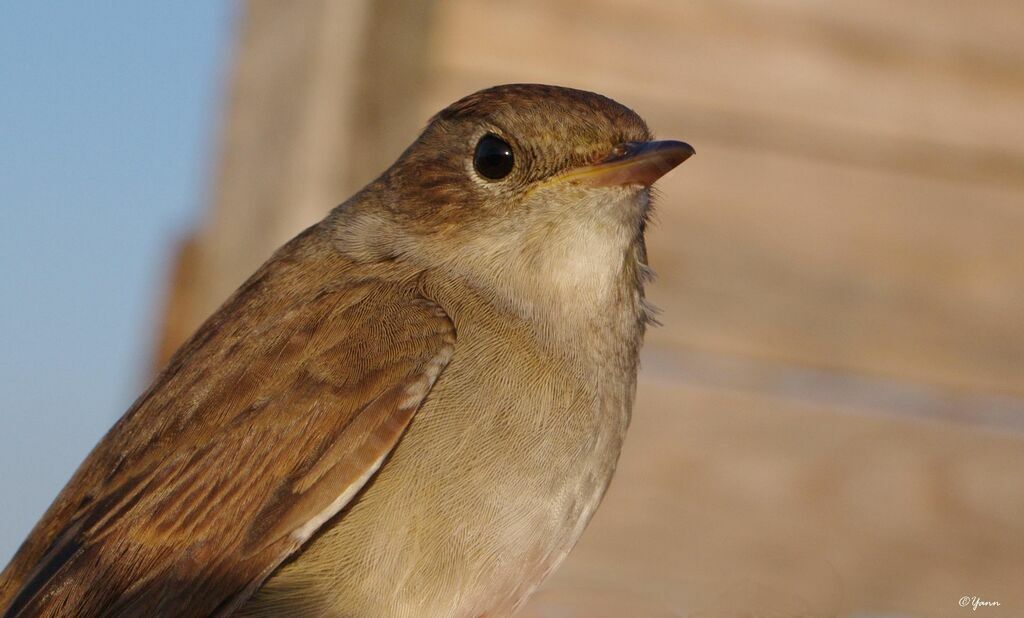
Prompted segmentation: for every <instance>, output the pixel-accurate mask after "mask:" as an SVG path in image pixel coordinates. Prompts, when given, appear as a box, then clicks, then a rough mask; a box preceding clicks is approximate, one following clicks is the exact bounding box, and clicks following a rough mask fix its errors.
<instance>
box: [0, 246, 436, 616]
mask: <svg viewBox="0 0 1024 618" xmlns="http://www.w3.org/2000/svg"><path fill="white" fill-rule="evenodd" d="M307 236H308V234H307ZM300 239H302V237H300ZM312 244H315V243H312ZM310 245H311V242H310V241H309V239H308V238H307V239H306V242H305V244H303V243H297V244H296V246H295V247H286V249H285V250H282V252H281V253H279V255H278V257H277V258H275V259H274V260H272V261H271V262H269V263H268V265H266V266H264V268H263V269H262V270H261V271H260V272H258V273H257V274H256V275H254V277H253V278H252V279H250V281H249V282H248V283H247V284H246V285H245V286H243V288H242V289H241V290H239V292H238V293H236V295H235V296H234V297H233V298H232V299H231V300H229V301H228V303H227V304H226V305H225V306H224V307H223V308H222V309H221V310H220V311H219V312H218V313H217V314H215V315H214V317H213V318H211V319H210V320H209V321H208V322H207V323H206V324H205V325H204V326H203V327H202V328H201V329H200V331H199V332H198V333H197V334H196V335H195V336H194V337H193V339H192V340H191V341H190V342H189V343H188V344H186V346H185V347H184V348H183V350H182V351H180V352H179V353H178V354H177V355H176V357H175V358H174V359H172V361H171V364H170V366H169V367H168V369H167V370H165V372H164V373H163V374H162V375H161V376H160V377H159V378H158V379H157V381H156V382H155V384H154V385H153V386H152V387H151V388H150V390H149V391H148V392H147V393H145V394H144V395H143V396H142V397H141V398H140V399H139V401H138V402H136V404H135V405H134V406H133V407H132V409H130V410H129V411H128V413H127V414H126V415H125V416H124V417H123V418H122V419H121V420H120V421H119V422H118V423H117V425H115V426H114V428H113V429H111V431H110V433H109V434H108V435H107V436H106V437H105V438H104V439H103V441H102V442H101V443H100V444H99V446H97V447H96V450H95V451H94V452H93V453H92V454H91V455H90V456H89V458H88V459H87V460H86V462H85V463H84V464H83V465H82V467H81V468H80V469H79V471H78V472H77V473H76V475H75V477H74V478H73V479H72V480H71V482H70V483H69V484H68V487H67V488H65V490H64V492H62V494H61V496H59V497H58V500H57V502H55V504H54V505H53V506H52V507H51V509H50V511H49V512H48V513H47V515H46V516H44V519H43V520H42V521H41V522H40V524H39V525H38V526H37V527H36V530H34V531H33V534H32V536H31V537H30V538H29V540H28V541H26V543H25V545H23V547H22V549H21V550H20V552H19V556H18V557H16V558H15V561H14V562H12V565H11V566H10V567H8V570H10V571H12V572H13V573H14V574H15V575H17V571H19V570H20V571H21V573H22V577H21V578H20V583H21V585H20V591H19V592H18V593H17V595H13V596H14V599H13V603H12V604H11V605H9V606H8V608H7V611H6V613H5V614H4V615H5V616H38V615H46V616H51V615H60V616H65V615H67V616H71V615H74V616H82V615H104V616H158V615H159V616H164V615H174V616H185V615H189V616H191V615H204V616H205V615H210V614H225V615H226V614H228V613H230V612H231V611H232V610H233V609H234V608H235V607H237V606H238V605H239V604H240V603H242V602H243V601H244V600H245V599H246V598H247V597H248V596H249V595H251V594H252V593H253V592H254V591H255V589H256V588H258V586H259V585H260V584H261V583H262V581H263V580H264V579H265V578H266V577H267V576H268V575H269V574H270V573H271V572H272V571H273V570H274V569H275V568H276V567H277V566H278V565H279V564H280V563H281V562H282V561H283V560H284V559H286V558H287V557H288V556H289V555H291V554H292V553H293V552H295V551H296V550H297V549H298V548H299V547H300V546H301V545H302V544H303V542H305V541H306V540H307V539H308V538H309V537H310V535H312V534H313V533H314V532H315V531H316V530H317V529H318V528H319V527H320V526H321V525H322V524H323V523H324V522H325V521H327V520H328V519H330V518H331V517H332V516H334V515H336V514H337V513H338V512H339V511H340V510H341V509H342V508H343V507H344V506H345V505H346V504H347V503H348V502H349V501H350V500H351V499H352V497H353V496H354V495H355V494H356V492H358V491H359V489H360V488H361V487H362V486H363V485H364V484H365V483H366V482H367V480H368V479H369V478H370V477H371V476H372V475H373V473H374V472H375V471H376V470H377V468H378V467H379V466H380V465H381V463H382V462H383V460H384V459H385V458H386V457H387V455H388V453H389V452H390V451H391V449H392V448H393V447H394V445H395V444H396V442H397V441H398V439H399V438H400V436H401V435H402V433H403V431H404V430H405V428H406V426H407V425H408V423H409V421H410V419H411V418H412V416H413V414H414V413H415V411H416V410H417V409H418V408H419V406H420V404H421V403H422V401H423V400H424V398H425V397H426V395H427V393H428V392H429V391H430V389H431V387H432V385H433V383H434V381H435V379H436V378H437V377H438V375H439V374H440V372H441V371H442V370H443V368H444V367H445V365H446V364H447V363H448V359H449V358H450V357H451V355H452V352H453V349H454V341H455V332H454V327H453V325H452V323H451V321H450V320H449V319H448V317H447V315H445V313H444V312H443V310H441V309H440V308H439V307H438V306H437V305H436V304H434V303H433V302H431V301H429V300H427V299H425V298H423V297H422V296H420V295H419V294H418V293H417V285H416V280H415V277H413V278H411V279H408V280H405V281H397V282H396V281H395V280H394V278H393V277H389V278H385V277H384V276H383V274H381V275H380V276H375V275H374V273H373V272H372V268H371V267H360V268H358V269H357V268H356V267H355V266H353V265H352V264H351V263H348V262H346V261H344V260H342V259H341V258H339V257H337V256H328V257H323V256H320V255H319V254H322V253H324V251H322V250H321V251H316V250H312V249H310ZM381 272H382V273H383V272H384V271H381ZM33 552H34V554H35V555H34V556H33V555H32V554H33ZM22 554H27V556H26V555H22ZM26 558H27V559H26ZM8 576H9V577H12V576H11V574H8ZM2 579H3V578H0V580H2ZM2 605H3V598H2V597H0V606H2Z"/></svg>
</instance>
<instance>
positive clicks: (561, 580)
mask: <svg viewBox="0 0 1024 618" xmlns="http://www.w3.org/2000/svg"><path fill="white" fill-rule="evenodd" d="M1022 466H1024V437H1021V436H1020V435H1019V434H1018V435H998V434H995V433H991V432H986V431H979V430H972V429H965V428H963V427H957V426H950V425H945V424H940V423H920V422H903V421H895V420H891V419H884V418H878V417H876V415H874V414H873V413H872V412H871V411H870V410H856V409H854V410H843V409H840V408H835V407H827V406H822V405H821V404H802V403H798V402H793V401H787V400H781V399H775V398H772V397H770V396H765V395H763V394H756V393H742V394H740V393H732V392H728V391H723V390H718V389H705V388H700V387H692V386H679V385H677V384H673V383H669V382H664V381H661V380H659V379H651V378H650V375H649V374H648V375H647V377H645V378H643V379H642V380H641V386H640V392H639V396H638V401H637V408H636V412H635V415H634V421H633V426H632V428H631V430H630V435H629V437H628V439H627V443H626V447H625V450H624V452H623V456H622V460H621V464H620V467H619V471H618V472H617V476H616V478H615V480H614V482H613V483H612V486H611V489H610V491H609V493H608V496H607V498H606V500H605V503H604V504H603V505H602V507H601V509H599V510H598V513H597V515H596V516H595V518H594V521H593V523H592V524H591V526H590V527H589V528H588V529H587V532H586V533H585V534H584V537H583V539H582V541H581V542H580V544H579V546H578V547H577V548H576V549H575V550H574V552H573V553H572V555H571V556H570V557H569V559H568V560H567V561H566V563H565V565H564V566H563V567H562V568H561V569H560V570H559V571H558V572H557V573H556V574H555V575H554V576H553V577H552V579H551V580H550V582H549V583H548V584H547V585H545V586H544V588H543V590H542V591H541V592H540V593H539V594H538V596H537V597H536V599H535V600H534V601H533V602H532V603H531V604H530V606H529V608H528V611H527V612H526V613H525V614H524V615H525V616H538V617H540V616H556V615H557V616H564V617H566V618H570V617H576V616H579V617H582V616H587V617H590V618H603V617H606V616H608V617H610V616H625V615H643V616H682V615H686V616H705V617H709V616H738V615H756V616H826V615H847V614H851V613H856V612H862V613H864V614H869V613H878V614H880V615H891V614H898V615H905V616H955V615H962V612H963V611H964V610H963V609H962V608H960V607H959V606H958V605H957V603H958V600H959V598H960V597H961V596H963V595H971V594H976V595H979V596H981V597H983V598H985V599H989V600H997V601H1000V602H1001V603H1002V604H1003V605H1002V606H1001V607H1000V608H988V609H991V610H992V611H991V612H990V613H989V614H988V615H992V616H1016V615H1019V613H1020V608H1021V607H1024V589H1022V588H1021V587H1020V582H1021V581H1024V558H1022V557H1021V556H1024V519H1022V518H1021V517H1020V516H1019V515H1020V514H1021V513H1024V486H1022V485H1021V484H1020V482H1019V478H1018V476H1019V474H1018V473H1017V471H1019V470H1020V469H1021V468H1022ZM967 611H970V610H967ZM979 611H981V610H979ZM872 615H873V614H872Z"/></svg>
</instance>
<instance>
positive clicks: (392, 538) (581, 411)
mask: <svg viewBox="0 0 1024 618" xmlns="http://www.w3.org/2000/svg"><path fill="white" fill-rule="evenodd" d="M500 360H501V359H495V364H494V365H493V367H495V368H498V367H500V368H501V370H500V371H494V372H488V373H486V374H484V375H480V374H479V372H472V371H467V370H463V368H462V367H461V366H460V364H459V359H458V356H456V359H455V360H453V362H452V364H451V365H450V366H449V367H448V369H447V370H446V371H445V374H443V376H442V379H441V380H440V381H439V382H438V385H437V386H435V390H434V391H432V393H431V396H430V398H428V401H427V403H426V404H425V405H424V407H423V408H422V409H421V410H420V412H418V413H417V415H416V417H415V419H414V420H413V423H412V426H411V427H410V429H409V431H408V432H407V434H406V435H405V436H404V437H403V439H402V441H401V442H400V444H399V446H398V447H397V448H396V449H395V451H394V453H393V455H392V457H391V458H390V459H389V460H388V461H387V462H386V463H385V465H384V466H383V467H382V468H381V471H380V472H379V473H378V475H377V477H376V478H375V479H374V480H373V481H372V482H371V484H370V485H369V486H368V487H367V488H366V490H365V491H364V492H363V494H362V495H361V496H359V498H358V499H357V501H356V502H355V503H354V504H353V505H352V506H351V507H350V508H349V509H348V510H346V511H344V512H343V513H342V514H341V516H340V517H339V518H337V519H336V520H335V521H334V522H331V524H329V526H328V527H327V529H326V530H324V531H323V532H322V533H321V534H320V535H318V536H316V537H314V538H313V539H312V540H311V541H310V543H309V544H308V545H307V546H306V547H305V548H304V549H303V550H302V552H301V553H300V554H299V555H298V557H297V558H296V559H295V560H294V561H292V562H290V563H288V564H286V565H285V566H283V567H282V568H281V569H280V570H279V571H278V572H277V573H275V574H274V576H272V577H271V578H270V579H269V580H268V581H267V583H266V584H265V585H264V587H263V588H262V589H261V590H260V591H259V592H258V593H257V594H256V596H254V597H253V599H252V600H251V601H250V602H249V604H248V605H247V606H246V607H245V608H244V611H243V614H242V615H251V616H257V615H259V616H270V615H303V616H306V615H312V616H360V617H362V616H367V617H369V616H389V617H399V616H410V617H413V616H414V617H418V618H422V617H429V616H459V617H461V616H467V617H470V618H472V617H475V616H480V615H487V616H504V615H508V614H510V613H511V612H512V611H513V610H514V608H515V607H516V606H517V605H518V604H519V603H520V602H521V601H523V600H525V598H526V597H527V596H528V595H529V594H530V593H531V592H532V591H533V590H534V589H535V588H536V586H537V585H539V583H540V581H541V580H542V579H543V578H544V577H545V576H546V575H547V574H548V573H549V572H550V571H551V570H552V569H553V568H554V567H555V566H557V564H558V563H559V562H560V561H561V560H562V559H563V558H564V557H565V555H566V554H567V553H568V551H569V549H571V547H572V545H573V544H574V543H575V542H576V540H577V539H578V537H579V535H580V534H581V533H582V531H583V528H584V526H585V525H586V522H587V521H588V520H589V519H590V516H591V515H592V514H593V512H594V510H595V509H596V507H597V504H598V503H599V501H600V498H601V496H602V495H603V493H604V490H605V488H606V487H607V484H608V482H609V480H610V478H611V475H612V472H613V470H614V467H615V462H616V461H617V459H618V454H619V450H620V447H621V439H622V435H623V430H624V425H623V423H624V421H621V422H620V421H619V420H614V421H612V420H610V419H609V416H611V417H624V415H626V414H628V411H624V410H610V409H606V408H607V407H608V406H609V405H611V406H613V407H615V406H617V407H622V406H623V405H627V404H626V403H624V402H622V401H621V400H620V398H618V397H601V396H600V394H587V392H586V389H585V388H582V387H581V385H580V384H578V383H576V382H575V381H574V380H573V379H571V378H570V377H569V376H568V375H558V372H557V371H550V372H547V373H546V374H545V375H547V376H548V377H549V378H551V379H546V380H541V381H538V382H535V383H532V384H528V385H527V384H520V383H518V381H517V380H515V379H510V378H509V375H510V374H511V375H517V373H516V371H515V370H514V368H512V369H511V370H510V369H509V361H510V360H511V361H515V360H519V359H504V361H505V362H504V363H501V362H499V361H500ZM529 360H530V361H531V362H536V361H537V359H536V358H531V359H529ZM446 378H447V379H446Z"/></svg>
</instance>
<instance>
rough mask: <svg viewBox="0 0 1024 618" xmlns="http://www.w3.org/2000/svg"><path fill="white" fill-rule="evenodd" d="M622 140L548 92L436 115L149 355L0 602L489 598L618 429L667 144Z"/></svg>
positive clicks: (319, 612)
mask: <svg viewBox="0 0 1024 618" xmlns="http://www.w3.org/2000/svg"><path fill="white" fill-rule="evenodd" d="M487 135H491V136H495V137H496V138H498V139H499V140H500V144H504V145H505V146H507V147H508V149H509V152H511V155H507V156H506V155H505V154H502V156H506V159H500V158H499V159H491V160H490V161H491V163H494V162H495V161H497V167H495V168H494V169H496V170H498V171H497V172H493V171H489V170H488V169H487V168H486V167H484V166H485V165H487V164H488V163H487V161H482V159H481V158H480V157H481V154H480V146H479V144H480V143H481V140H482V138H483V137H484V136H487ZM649 140H650V135H649V132H648V130H647V128H646V126H645V125H644V123H643V122H642V121H641V120H640V119H639V118H638V117H637V116H636V115H635V114H634V113H633V112H631V111H630V110H628V109H627V108H625V107H622V106H621V105H619V104H617V103H614V102H613V101H610V100H609V99H606V98H604V97H600V96H598V95H594V94H591V93H586V92H581V91H576V90H569V89H563V88H556V87H551V86H535V85H518V86H503V87H497V88H492V89H489V90H485V91H482V92H480V93H477V94H475V95H471V96H469V97H467V98H465V99H463V100H462V101H459V102H457V103H455V104H454V105H452V106H451V107H449V108H448V109H446V110H445V111H443V112H441V113H440V114H438V115H437V116H436V117H435V118H434V119H433V120H432V121H431V123H430V124H429V126H428V127H427V129H426V130H425V131H424V133H423V135H421V136H420V138H419V139H418V140H417V141H416V143H414V144H413V145H412V146H411V147H410V148H409V150H407V151H406V152H405V153H404V154H403V155H402V157H401V158H400V159H399V161H398V162H396V163H395V165H394V166H392V167H391V168H390V169H389V170H388V171H386V172H385V173H384V174H383V175H382V176H381V177H380V178H379V179H377V180H376V181H374V182H373V183H371V184H370V185H369V186H367V187H366V188H365V189H363V190H362V191H361V192H360V193H358V194H357V195H356V196H354V197H353V198H351V199H350V200H348V201H347V202H345V203H344V204H342V205H341V206H339V207H338V208H337V209H335V210H334V211H333V212H332V213H331V214H330V215H329V216H328V217H327V218H326V219H324V221H322V222H320V223H319V224H317V225H315V226H313V227H311V228H310V229H308V230H307V231H306V232H304V233H303V234H301V235H299V236H298V237H297V238H295V239H294V240H292V241H291V242H290V243H288V244H287V245H285V246H284V247H283V248H282V249H281V250H279V251H278V252H277V253H276V254H275V255H274V256H273V257H272V258H271V259H270V260H269V261H268V262H267V263H266V264H265V265H264V266H263V267H262V268H261V269H260V270H259V271H257V272H256V273H255V274H254V275H253V276H252V277H251V278H250V279H249V281H248V282H246V283H245V284H244V285H243V286H242V288H241V289H239V290H238V291H237V292H236V293H235V294H234V295H233V296H232V297H231V298H230V299H229V300H228V301H227V302H226V303H225V304H224V306H223V307H221V308H220V309H219V310H218V311H217V312H216V313H215V314H214V315H213V316H212V317H211V318H210V319H209V320H208V321H207V322H206V323H205V324H204V325H203V326H202V327H201V328H200V329H199V331H198V332H197V333H196V334H195V335H194V336H193V337H192V339H191V340H190V341H189V342H188V343H186V344H185V345H184V346H183V347H182V348H181V350H179V351H178V353H177V354H175V356H174V357H173V358H172V360H171V362H170V364H169V365H168V367H167V368H166V369H165V370H164V371H163V372H162V373H161V374H160V375H159V376H158V377H157V379H156V380H155V381H154V383H153V384H152V386H150V388H149V389H148V390H147V391H146V392H145V393H144V394H143V395H142V396H141V397H140V398H139V400H138V401H137V402H136V403H135V404H134V405H133V406H132V408H131V409H130V410H129V411H128V412H127V413H126V414H125V415H124V417H122V419H121V420H120V421H118V423H117V424H116V425H115V426H114V427H113V428H112V429H111V430H110V432H109V433H108V434H107V435H106V436H105V437H104V438H103V440H102V441H101V442H100V444H99V445H98V446H97V447H96V448H95V450H94V451H93V452H92V453H91V454H90V455H89V457H88V458H87V459H86V460H85V462H84V463H83V464H82V466H81V467H80V468H79V470H78V471H77V472H76V473H75V475H74V477H73V478H72V479H71V481H70V482H69V483H68V485H67V486H66V487H65V488H64V490H63V491H62V492H61V494H60V495H59V496H58V497H57V500H56V501H55V502H54V504H53V505H52V506H51V507H50V509H49V510H48V511H47V513H46V514H45V515H44V517H43V518H42V520H41V521H40V522H39V524H37V526H36V528H35V529H34V530H33V532H32V533H31V535H30V536H29V538H28V539H27V540H26V541H25V543H24V544H23V545H22V547H21V548H20V550H19V551H18V553H17V555H16V556H15V558H14V559H13V560H12V562H11V563H10V564H9V565H8V566H7V568H6V569H5V570H4V572H3V574H2V575H0V608H3V609H4V612H5V613H4V615H5V616H12V617H13V616H94V615H95V616H99V615H103V616H158V615H167V616H172V615H173V616H207V615H244V616H282V615H293V616H294V615H301V616H306V615H308V616H469V617H475V616H479V615H489V616H500V615H507V614H509V613H511V612H512V611H514V609H515V608H516V607H518V606H519V605H520V604H521V603H522V602H523V601H524V600H525V598H526V597H527V596H528V595H529V593H530V592H532V590H533V589H534V588H535V587H536V586H537V585H538V584H539V583H540V581H541V580H542V579H543V577H544V576H545V575H546V574H547V573H549V572H550V571H551V570H552V569H553V568H554V567H555V566H557V564H558V562H560V560H561V559H562V558H563V557H564V556H565V555H566V553H567V552H568V551H569V549H570V548H571V546H572V544H573V543H574V542H575V540H576V539H577V538H578V536H579V534H580V533H581V532H582V529H583V527H584V526H585V524H586V522H587V521H588V520H589V518H590V516H591V515H592V513H593V510H594V509H595V508H596V506H597V503H598V502H599V500H600V498H601V496H602V495H603V493H604V490H605V488H606V487H607V483H608V482H609V480H610V478H611V474H612V471H613V470H614V466H615V462H616V460H617V458H618V453H619V449H620V446H621V442H622V439H623V436H624V433H625V429H626V426H627V424H628V420H629V411H630V407H631V405H632V398H633V392H634V389H635V378H636V362H637V353H638V350H639V346H640V342H641V337H642V333H643V328H644V323H645V320H646V309H645V305H644V302H643V280H644V276H645V272H646V265H645V254H644V248H643V232H644V221H645V218H646V215H647V210H648V186H649V184H650V182H653V180H654V178H656V177H657V176H660V175H661V174H662V173H664V172H665V171H667V170H668V169H671V167H674V166H675V165H676V164H678V163H679V162H680V161H682V160H683V159H685V158H686V157H687V156H689V154H691V153H692V150H690V149H689V147H688V146H685V145H684V144H681V143H678V142H655V143H651V142H649ZM474 149H476V150H474ZM513 157H514V164H513V165H511V168H510V169H511V171H508V172H505V170H504V168H502V167H501V165H502V163H503V162H505V163H508V162H511V161H512V159H513ZM502 172H505V175H503V176H501V177H500V178H493V177H488V174H491V175H493V174H496V173H502Z"/></svg>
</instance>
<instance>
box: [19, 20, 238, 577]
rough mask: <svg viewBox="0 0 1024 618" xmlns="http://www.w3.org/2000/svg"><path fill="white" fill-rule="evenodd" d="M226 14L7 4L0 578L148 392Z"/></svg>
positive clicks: (206, 140)
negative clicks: (95, 449) (90, 456)
mask: <svg viewBox="0 0 1024 618" xmlns="http://www.w3.org/2000/svg"><path fill="white" fill-rule="evenodd" d="M233 13H234V11H233V5H232V4H231V3H229V2H226V1H200V0H193V1H188V2H174V3H158V2H141V3H138V2H128V1H121V2H18V3H10V4H7V5H6V6H5V8H4V9H3V18H2V19H0V119H2V121H0V230H2V234H3V239H2V240H0V400H2V402H3V403H2V406H3V407H2V413H0V414H2V417H0V420H2V424H0V567H2V566H3V565H4V564H6V562H7V561H8V559H9V558H10V556H11V555H12V554H13V553H14V550H15V549H16V548H17V546H18V544H19V543H20V542H21V541H22V540H23V539H24V537H25V535H26V534H27V533H28V531H29V529H30V528H31V526H32V525H33V524H34V523H35V521H36V520H37V519H38V517H39V516H40V515H41V514H42V512H43V511H44V510H45V508H46V507H47V506H48V505H49V503H50V502H51V501H52V500H53V498H54V496H55V495H56V493H57V492H58V491H59V490H60V488H61V486H62V485H63V484H64V483H65V482H66V481H67V479H68V478H69V477H70V475H71V473H72V472H73V471H74V469H75V467H76V466H77V465H78V463H79V462H80V461H81V460H82V458H83V457H84V456H85V455H86V454H87V453H88V451H89V449H90V448H91V447H92V446H93V445H94V444H95V443H96V441H97V440H98V439H99V438H100V436H101V435H102V434H103V433H104V432H105V431H106V429H107V428H108V427H109V426H110V425H111V424H112V423H113V422H114V421H115V420H116V419H117V418H118V417H119V416H120V415H121V413H122V412H123V411H124V409H125V408H126V407H127V406H128V404H130V403H131V401H132V400H133V399H134V398H135V396H136V395H137V394H138V391H139V390H140V389H141V388H142V387H143V386H144V384H143V380H144V378H145V375H146V371H147V362H148V358H149V353H150V345H151V342H152V333H153V330H154V323H155V319H156V315H157V310H158V307H159V300H160V297H161V294H162V292H163V284H164V281H165V275H166V273H167V271H168V267H169V266H168V260H169V258H170V256H171V250H172V247H173V245H174V241H175V240H176V239H177V238H179V237H180V236H181V235H182V234H184V233H185V231H186V230H188V229H189V228H190V226H191V225H192V224H193V223H194V222H196V221H197V220H198V216H199V213H200V212H201V209H202V208H203V206H204V203H205V200H206V194H207V189H208V184H209V180H210V168H211V163H212V162H213V161H214V157H215V148H216V135H217V125H218V119H219V113H220V101H221V95H222V92H223V88H224V85H225V84H224V77H225V76H226V68H227V62H226V61H227V59H228V58H229V56H230V51H231V48H230V46H231V35H232V32H233Z"/></svg>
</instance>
